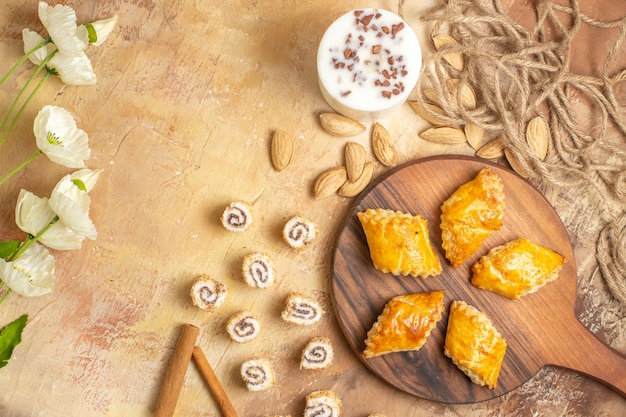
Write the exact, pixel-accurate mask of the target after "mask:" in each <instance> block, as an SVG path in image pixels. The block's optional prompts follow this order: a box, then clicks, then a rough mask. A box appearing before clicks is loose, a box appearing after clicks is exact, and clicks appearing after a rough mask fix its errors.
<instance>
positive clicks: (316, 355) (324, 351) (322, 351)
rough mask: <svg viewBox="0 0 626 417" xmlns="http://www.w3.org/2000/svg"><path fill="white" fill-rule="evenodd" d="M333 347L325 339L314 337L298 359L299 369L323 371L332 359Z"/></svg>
mask: <svg viewBox="0 0 626 417" xmlns="http://www.w3.org/2000/svg"><path fill="white" fill-rule="evenodd" d="M334 356H335V352H334V350H333V345H332V343H331V341H330V339H329V338H327V337H314V338H313V339H311V340H310V341H309V343H308V344H307V345H306V347H305V348H304V350H303V351H302V357H301V359H300V368H301V369H324V368H326V367H328V366H329V365H330V364H331V363H332V362H333V359H334Z"/></svg>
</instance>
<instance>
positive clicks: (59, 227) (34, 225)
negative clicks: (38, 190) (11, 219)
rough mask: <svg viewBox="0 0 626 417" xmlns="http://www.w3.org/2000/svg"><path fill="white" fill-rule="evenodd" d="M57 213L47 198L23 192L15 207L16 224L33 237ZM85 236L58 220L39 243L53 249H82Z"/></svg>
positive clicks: (42, 236)
mask: <svg viewBox="0 0 626 417" xmlns="http://www.w3.org/2000/svg"><path fill="white" fill-rule="evenodd" d="M54 216H55V213H54V211H52V209H51V208H50V204H49V202H48V199H47V198H41V197H37V196H36V195H35V194H33V193H31V192H30V191H26V190H22V191H20V195H19V197H18V199H17V205H16V207H15V223H16V224H17V226H18V227H19V228H20V229H21V230H22V231H23V232H26V233H28V234H31V235H33V236H35V235H37V234H39V233H40V232H41V231H42V230H43V229H44V228H45V227H46V226H48V224H49V223H50V221H52V219H53V218H54ZM84 240H85V236H81V235H79V234H77V233H76V232H74V231H73V230H72V229H70V228H69V227H67V226H66V225H65V223H63V222H62V221H61V220H58V221H57V222H56V223H54V224H53V225H52V226H51V227H49V228H48V230H46V232H45V233H43V234H42V235H41V237H40V238H39V242H41V243H42V244H44V245H46V246H48V247H49V248H52V249H57V250H74V249H80V247H81V245H82V243H83V241H84Z"/></svg>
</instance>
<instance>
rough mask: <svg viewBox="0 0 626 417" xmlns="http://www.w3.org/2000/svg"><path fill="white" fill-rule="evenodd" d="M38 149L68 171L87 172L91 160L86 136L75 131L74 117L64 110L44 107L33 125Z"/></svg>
mask: <svg viewBox="0 0 626 417" xmlns="http://www.w3.org/2000/svg"><path fill="white" fill-rule="evenodd" d="M33 131H34V133H35V139H36V140H37V147H38V148H39V149H41V150H42V151H43V153H45V154H46V156H47V157H48V158H50V160H51V161H52V162H56V163H57V164H61V165H63V166H66V167H68V168H84V167H85V159H87V158H89V154H90V153H91V150H90V149H89V138H88V137H87V133H85V132H84V131H83V130H82V129H79V128H78V127H76V121H75V120H74V117H72V115H71V114H70V113H69V112H68V111H67V110H65V109H64V108H62V107H57V106H44V107H43V108H42V109H41V110H40V111H39V113H38V114H37V117H35V122H34V124H33Z"/></svg>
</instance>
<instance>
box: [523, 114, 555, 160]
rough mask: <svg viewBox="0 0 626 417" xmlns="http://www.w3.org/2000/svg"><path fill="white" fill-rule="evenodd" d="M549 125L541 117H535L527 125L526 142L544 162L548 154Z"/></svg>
mask: <svg viewBox="0 0 626 417" xmlns="http://www.w3.org/2000/svg"><path fill="white" fill-rule="evenodd" d="M548 135H549V132H548V124H547V123H546V121H545V120H543V118H542V117H541V116H537V117H533V118H532V119H531V120H530V122H528V125H526V142H527V143H528V146H529V147H530V150H531V151H532V152H533V153H534V154H535V155H537V156H538V157H539V159H541V160H542V161H543V160H544V159H546V155H547V154H548V138H549V137H548Z"/></svg>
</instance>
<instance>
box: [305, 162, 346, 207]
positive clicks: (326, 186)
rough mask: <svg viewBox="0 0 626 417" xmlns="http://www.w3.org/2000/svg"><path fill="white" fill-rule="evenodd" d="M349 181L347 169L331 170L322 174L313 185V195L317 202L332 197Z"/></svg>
mask: <svg viewBox="0 0 626 417" xmlns="http://www.w3.org/2000/svg"><path fill="white" fill-rule="evenodd" d="M347 180H348V174H347V172H346V168H345V167H343V166H341V167H335V168H329V169H327V170H326V171H324V172H322V173H321V174H320V175H319V176H318V177H317V179H316V180H315V183H314V184H313V193H314V195H315V199H316V200H321V199H322V198H326V197H330V196H331V195H333V194H334V193H335V192H337V190H339V188H340V187H341V186H342V185H343V184H344V183H345V182H346V181H347Z"/></svg>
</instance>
